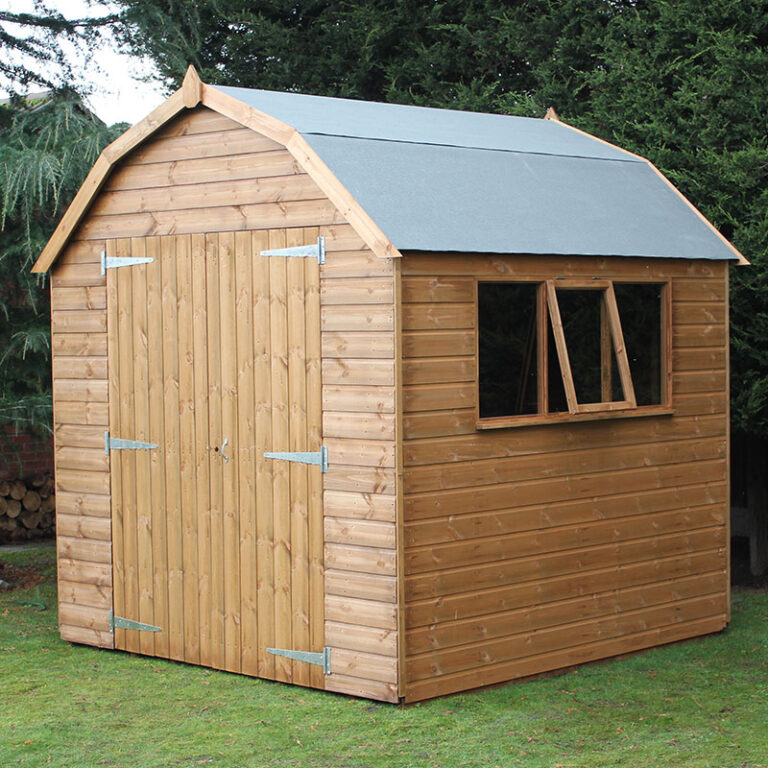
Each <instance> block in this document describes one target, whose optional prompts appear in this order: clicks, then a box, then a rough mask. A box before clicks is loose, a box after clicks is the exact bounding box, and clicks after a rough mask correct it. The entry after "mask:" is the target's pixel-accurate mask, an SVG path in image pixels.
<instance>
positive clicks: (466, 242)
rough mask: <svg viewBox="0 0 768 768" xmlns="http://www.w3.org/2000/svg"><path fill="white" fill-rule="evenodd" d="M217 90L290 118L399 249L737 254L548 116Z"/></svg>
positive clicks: (590, 141) (637, 165) (642, 176)
mask: <svg viewBox="0 0 768 768" xmlns="http://www.w3.org/2000/svg"><path fill="white" fill-rule="evenodd" d="M220 90H222V91H224V92H225V93H227V94H229V95H231V96H233V97H235V98H237V99H239V100H240V101H242V102H244V103H245V104H248V105H249V106H251V107H254V108H256V109H258V110H261V111H262V112H265V113H267V114H269V115H272V116H273V117H276V118H277V119H279V120H282V121H283V122H285V123H287V124H288V125H291V126H293V127H294V128H296V130H297V131H299V133H301V134H302V135H303V136H304V138H305V139H306V140H307V141H308V142H309V144H310V145H311V146H312V147H313V149H314V150H315V151H316V152H317V153H318V155H319V156H320V157H321V158H322V160H323V161H324V162H325V163H326V165H327V166H328V167H329V168H330V169H331V171H333V173H334V174H335V175H336V176H337V178H338V179H339V180H340V181H341V182H342V184H344V186H345V187H346V188H347V189H348V190H349V191H350V192H351V193H352V195H353V196H354V197H355V199H356V200H357V201H358V202H359V203H360V205H361V206H362V207H363V208H364V209H365V211H366V212H367V213H368V215H369V216H370V217H371V218H372V219H373V220H374V221H375V222H376V224H377V225H378V226H379V227H380V228H381V229H382V231H383V232H384V234H385V235H387V237H389V239H390V240H391V241H392V243H393V244H394V245H395V247H396V248H398V249H399V250H401V251H403V250H420V251H458V252H483V253H532V254H574V255H577V254H583V255H600V256H641V257H673V258H686V259H694V258H696V259H735V258H737V257H736V255H735V254H734V252H733V251H731V250H730V249H729V248H728V246H727V245H726V244H725V243H724V242H723V241H722V240H721V239H720V238H719V237H718V236H717V235H716V234H715V233H714V232H713V231H712V230H711V229H710V228H709V227H708V226H707V225H706V224H705V223H704V221H702V220H701V218H699V216H697V215H696V213H695V212H694V211H692V210H691V208H690V207H689V206H688V205H687V204H686V202H685V201H684V200H683V199H682V198H681V197H680V196H679V195H678V194H677V193H676V192H675V191H674V190H673V189H671V188H670V187H669V186H668V185H667V184H666V183H665V182H664V181H663V180H662V179H661V178H660V177H659V176H658V174H657V173H656V172H655V171H654V169H653V168H652V167H651V166H650V164H649V163H647V162H646V161H645V160H642V159H640V158H637V157H636V156H634V155H631V154H629V153H628V152H624V151H622V150H620V149H618V148H616V147H612V146H609V145H607V144H604V143H603V142H601V141H599V140H597V139H594V138H592V137H590V136H587V135H585V134H582V133H580V132H578V131H574V130H572V129H570V128H568V127H567V126H565V125H563V124H560V123H557V122H555V121H551V120H537V119H532V118H525V117H510V116H507V115H489V114H481V113H477V112H458V111H454V110H444V109H429V108H425V107H410V106H403V105H397V104H379V103H374V102H365V101H354V100H350V99H332V98H326V97H321V96H306V95H301V94H293V93H279V92H274V91H260V90H253V89H248V88H226V87H220Z"/></svg>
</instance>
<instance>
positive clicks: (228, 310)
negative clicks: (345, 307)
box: [219, 232, 240, 672]
mask: <svg viewBox="0 0 768 768" xmlns="http://www.w3.org/2000/svg"><path fill="white" fill-rule="evenodd" d="M219 289H220V291H221V296H220V299H219V311H220V315H219V317H220V324H221V440H222V444H221V445H222V450H221V452H220V456H221V461H222V467H221V469H222V473H223V495H222V500H223V508H222V511H223V525H224V527H223V532H224V553H223V554H222V561H223V562H224V647H225V662H226V665H225V668H226V669H228V670H229V671H230V672H239V671H240V523H239V519H238V491H237V485H238V472H237V467H238V462H237V454H238V438H237V338H236V335H237V320H236V307H235V236H234V232H225V233H223V234H221V235H219ZM224 439H227V440H228V441H229V442H228V443H227V445H226V448H224V444H223V441H224ZM225 455H226V456H227V457H228V458H229V461H224V456H225Z"/></svg>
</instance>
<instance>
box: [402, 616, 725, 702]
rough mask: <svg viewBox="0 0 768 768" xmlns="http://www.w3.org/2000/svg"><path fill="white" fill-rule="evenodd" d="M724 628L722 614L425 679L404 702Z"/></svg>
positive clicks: (409, 690) (410, 689)
mask: <svg viewBox="0 0 768 768" xmlns="http://www.w3.org/2000/svg"><path fill="white" fill-rule="evenodd" d="M725 624H726V617H725V614H721V615H715V616H710V617H706V618H703V619H698V620H693V621H687V622H679V623H674V624H669V625H668V626H663V627H657V628H655V629H651V630H645V631H642V632H637V633H633V634H624V635H621V636H619V637H612V638H609V639H604V640H600V641H598V642H595V643H588V644H585V645H582V646H578V647H569V648H565V649H563V650H559V651H556V652H549V653H543V654H536V655H534V656H528V657H525V658H522V659H516V660H514V661H511V662H506V663H502V664H496V665H486V666H484V667H481V668H473V669H471V670H468V671H466V672H461V673H457V674H453V675H443V676H435V677H432V678H426V679H425V680H422V681H419V682H415V683H409V684H408V685H407V686H406V701H408V702H413V701H420V700H422V699H426V698H430V697H433V696H442V695H445V694H449V693H454V692H456V691H465V690H467V689H470V688H473V687H480V686H486V685H492V684H494V683H499V682H505V681H508V680H514V679H516V678H522V677H528V676H531V675H536V674H539V673H542V672H549V671H553V670H557V669H562V668H564V667H570V666H573V665H575V664H583V663H586V662H589V661H595V660H597V659H606V658H610V657H611V656H618V655H621V654H625V653H630V652H632V651H638V650H641V649H644V648H653V647H655V646H659V645H663V644H664V643H672V642H676V641H678V640H684V639H687V638H691V637H698V636H699V635H705V634H708V633H710V632H717V631H719V630H721V629H722V628H723V627H724V626H725Z"/></svg>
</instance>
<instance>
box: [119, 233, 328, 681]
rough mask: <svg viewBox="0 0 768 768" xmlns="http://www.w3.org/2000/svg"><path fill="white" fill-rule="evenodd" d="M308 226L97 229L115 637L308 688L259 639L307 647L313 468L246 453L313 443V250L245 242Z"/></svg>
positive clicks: (316, 570)
mask: <svg viewBox="0 0 768 768" xmlns="http://www.w3.org/2000/svg"><path fill="white" fill-rule="evenodd" d="M316 237H317V233H316V232H313V231H311V230H304V231H296V230H289V231H285V230H274V231H259V232H237V233H211V234H205V235H171V236H163V237H147V238H133V239H130V240H128V239H126V240H114V241H110V242H108V247H107V252H106V257H107V259H106V262H107V266H108V267H109V268H108V269H107V270H106V274H107V296H108V299H107V302H108V355H109V411H110V424H109V428H110V432H109V437H110V438H112V439H117V440H118V441H119V440H123V441H124V440H130V441H133V442H135V443H138V444H148V446H156V447H154V448H153V447H139V448H132V449H126V448H117V449H113V450H111V451H110V468H111V498H112V540H113V563H114V567H113V576H114V579H113V585H114V614H115V616H116V617H120V618H124V619H127V620H128V625H129V626H132V624H131V622H139V623H140V624H142V625H146V627H147V629H124V628H119V627H116V628H115V646H116V647H117V648H120V649H124V650H127V651H134V652H138V653H143V654H147V655H152V656H159V657H166V658H171V659H178V660H182V661H186V662H191V663H194V664H202V665H205V666H210V667H215V668H219V669H226V670H229V671H232V672H243V673H245V674H250V675H255V676H258V677H265V678H270V679H277V680H283V681H290V682H294V683H297V684H301V685H313V686H316V687H322V679H323V677H322V675H323V673H322V669H320V668H318V667H313V666H310V665H309V664H307V663H306V662H302V661H292V660H290V659H288V658H284V657H280V656H275V655H273V654H271V653H269V652H267V648H283V649H296V650H302V651H312V652H321V651H322V647H323V519H322V480H321V474H320V467H318V466H316V465H312V464H304V463H297V462H292V461H284V460H281V459H274V458H266V457H265V455H264V454H265V453H269V452H303V453H312V452H319V451H320V448H321V381H320V301H319V266H318V263H317V261H316V260H313V259H310V258H282V257H279V256H277V257H275V256H262V255H261V253H262V251H264V250H274V249H284V248H286V247H287V246H292V245H302V244H304V243H305V242H311V241H312V240H313V239H316ZM120 264H122V265H121V266H118V265H120ZM113 267H114V268H113ZM113 441H114V440H113ZM115 445H120V443H118V442H116V441H115ZM119 623H123V624H124V622H118V624H119ZM151 627H154V628H156V629H155V631H152V630H151V629H149V628H151Z"/></svg>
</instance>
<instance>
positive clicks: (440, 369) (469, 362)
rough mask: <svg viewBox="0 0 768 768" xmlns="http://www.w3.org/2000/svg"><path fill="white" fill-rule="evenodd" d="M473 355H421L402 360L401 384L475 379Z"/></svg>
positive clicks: (446, 382)
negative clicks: (416, 357)
mask: <svg viewBox="0 0 768 768" xmlns="http://www.w3.org/2000/svg"><path fill="white" fill-rule="evenodd" d="M476 375H477V371H476V364H475V357H474V355H473V356H471V357H421V358H418V359H414V358H411V359H409V360H403V384H405V385H408V384H449V383H453V382H457V381H472V382H473V381H475V376H476Z"/></svg>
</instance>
